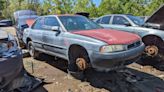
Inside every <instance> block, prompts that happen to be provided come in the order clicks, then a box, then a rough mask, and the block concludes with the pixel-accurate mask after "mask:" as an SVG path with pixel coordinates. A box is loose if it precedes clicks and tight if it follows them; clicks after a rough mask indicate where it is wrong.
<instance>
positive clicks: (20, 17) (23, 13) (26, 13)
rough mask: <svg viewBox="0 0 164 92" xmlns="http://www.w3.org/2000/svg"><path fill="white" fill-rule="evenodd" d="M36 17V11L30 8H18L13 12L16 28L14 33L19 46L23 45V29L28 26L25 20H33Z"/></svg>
mask: <svg viewBox="0 0 164 92" xmlns="http://www.w3.org/2000/svg"><path fill="white" fill-rule="evenodd" d="M37 17H38V15H36V12H35V11H32V10H20V11H16V12H14V19H15V28H16V30H17V31H16V35H17V37H18V40H19V44H20V46H21V47H25V44H24V43H23V41H22V38H23V31H24V29H25V28H28V27H29V26H30V25H28V24H27V21H29V20H31V21H34V20H35V19H36V18H37Z"/></svg>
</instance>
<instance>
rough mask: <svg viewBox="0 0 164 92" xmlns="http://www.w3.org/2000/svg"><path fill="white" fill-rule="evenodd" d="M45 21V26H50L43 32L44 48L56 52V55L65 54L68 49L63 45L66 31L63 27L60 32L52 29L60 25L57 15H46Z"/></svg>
mask: <svg viewBox="0 0 164 92" xmlns="http://www.w3.org/2000/svg"><path fill="white" fill-rule="evenodd" d="M44 21H45V24H44V26H47V27H48V28H50V29H45V30H44V32H43V42H44V43H45V44H44V49H45V50H46V51H49V52H52V53H55V54H56V55H60V56H63V55H64V56H65V54H66V49H65V47H64V46H63V43H64V41H63V37H62V35H63V34H64V32H63V31H62V30H61V29H60V30H59V31H60V32H59V31H53V30H51V28H52V27H53V26H58V27H60V24H59V22H58V21H57V19H56V17H45V19H44Z"/></svg>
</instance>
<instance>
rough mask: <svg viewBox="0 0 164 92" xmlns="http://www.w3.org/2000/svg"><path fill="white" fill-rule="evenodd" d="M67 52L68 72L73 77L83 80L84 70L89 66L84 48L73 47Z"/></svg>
mask: <svg viewBox="0 0 164 92" xmlns="http://www.w3.org/2000/svg"><path fill="white" fill-rule="evenodd" d="M69 54H70V55H69V64H68V70H69V73H70V74H71V75H72V76H73V77H75V78H77V79H81V80H83V79H84V78H85V71H86V70H87V69H88V66H89V57H88V54H87V52H86V50H85V49H83V48H73V50H71V51H70V53H69Z"/></svg>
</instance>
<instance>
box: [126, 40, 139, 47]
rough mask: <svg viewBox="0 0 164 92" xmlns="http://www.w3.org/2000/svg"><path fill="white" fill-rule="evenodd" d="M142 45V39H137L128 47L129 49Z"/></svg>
mask: <svg viewBox="0 0 164 92" xmlns="http://www.w3.org/2000/svg"><path fill="white" fill-rule="evenodd" d="M140 45H141V41H137V42H135V43H132V44H129V45H128V47H127V48H128V49H132V48H136V47H138V46H140Z"/></svg>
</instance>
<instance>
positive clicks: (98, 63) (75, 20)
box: [0, 6, 164, 92]
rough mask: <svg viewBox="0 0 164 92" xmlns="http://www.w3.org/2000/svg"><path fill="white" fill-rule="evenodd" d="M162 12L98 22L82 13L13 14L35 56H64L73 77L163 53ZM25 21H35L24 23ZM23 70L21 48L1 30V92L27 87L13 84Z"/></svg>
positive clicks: (19, 33)
mask: <svg viewBox="0 0 164 92" xmlns="http://www.w3.org/2000/svg"><path fill="white" fill-rule="evenodd" d="M161 12H164V6H163V7H161V8H160V9H159V10H158V11H157V12H155V13H154V15H153V16H151V17H150V18H149V19H148V20H147V21H146V22H145V24H144V21H142V20H140V19H139V18H138V17H135V16H132V15H120V14H115V15H105V16H103V17H100V18H98V19H96V22H97V23H100V25H98V24H97V23H96V22H93V21H91V20H89V19H88V18H86V17H84V16H81V15H70V14H63V15H47V16H41V17H38V16H35V14H34V16H33V17H32V16H30V17H29V16H27V15H26V14H25V15H26V17H25V16H24V15H23V16H21V17H20V16H19V17H20V18H18V16H16V17H17V18H16V19H17V22H18V24H17V26H16V29H17V32H16V33H17V38H18V39H19V41H20V42H21V43H24V44H25V46H26V47H27V49H28V50H29V54H30V55H31V56H32V57H33V58H34V59H37V58H40V57H39V54H40V53H46V54H49V55H52V56H55V57H60V58H62V59H65V60H67V61H68V72H69V73H71V74H72V75H76V77H77V76H79V75H84V72H85V71H86V70H87V69H88V68H89V67H92V68H94V69H96V70H101V71H102V70H103V71H104V70H105V71H110V70H116V69H121V68H123V67H125V66H126V65H128V64H131V63H133V62H135V61H137V60H139V59H140V58H141V55H142V54H143V52H146V54H147V55H149V56H152V57H154V56H157V55H158V54H159V55H162V54H164V53H163V46H164V44H163V40H164V36H163V35H164V32H163V31H162V30H163V24H162V23H161V21H160V19H161V18H163V13H162V14H161ZM30 13H35V12H32V11H31V12H30ZM16 14H19V13H15V15H16ZM159 16H160V17H159ZM28 19H36V20H35V21H34V22H33V23H32V25H27V24H26V22H27V20H28ZM121 19H123V20H121ZM117 20H118V21H117ZM22 22H23V24H21V23H22ZM114 22H115V23H114ZM162 22H163V21H162ZM117 23H118V25H117ZM122 24H123V25H122ZM142 25H144V26H142ZM102 26H103V27H104V28H103V27H102ZM23 27H24V28H23ZM26 27H28V28H26ZM124 31H125V32H124ZM133 33H134V34H133ZM145 45H146V48H145ZM6 66H10V67H6ZM11 70H12V71H11ZM23 71H24V68H23V63H22V52H21V50H20V48H18V45H17V42H16V40H15V38H14V37H13V36H12V35H10V34H8V33H6V32H5V31H2V30H0V89H1V90H0V92H1V91H2V92H5V91H6V90H7V91H10V90H13V89H16V88H18V87H22V85H26V84H21V83H20V85H16V86H15V82H16V81H15V80H18V79H19V78H21V77H24V75H25V74H26V73H25V72H23ZM80 77H81V76H80ZM25 80H26V79H23V80H21V81H25ZM18 82H20V80H19V81H18Z"/></svg>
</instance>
